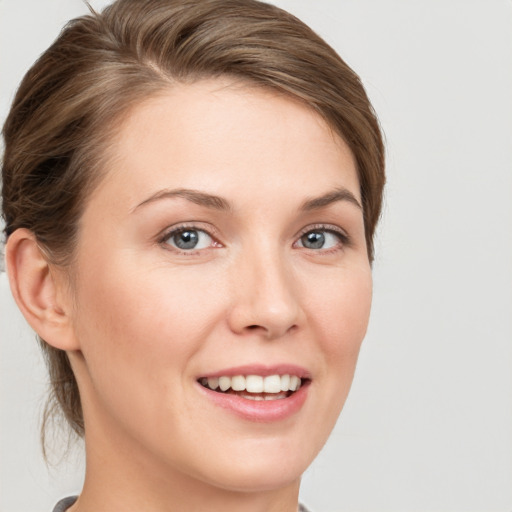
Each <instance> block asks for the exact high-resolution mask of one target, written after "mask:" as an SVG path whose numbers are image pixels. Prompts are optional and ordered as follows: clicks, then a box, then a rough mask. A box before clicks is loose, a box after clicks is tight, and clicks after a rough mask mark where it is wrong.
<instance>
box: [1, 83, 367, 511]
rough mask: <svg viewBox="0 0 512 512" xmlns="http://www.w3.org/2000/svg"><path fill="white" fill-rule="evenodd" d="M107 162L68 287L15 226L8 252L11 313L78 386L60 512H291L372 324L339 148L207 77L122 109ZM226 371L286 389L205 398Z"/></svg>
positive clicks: (286, 102)
mask: <svg viewBox="0 0 512 512" xmlns="http://www.w3.org/2000/svg"><path fill="white" fill-rule="evenodd" d="M108 157H109V162H110V164H109V168H108V169H107V172H106V176H105V178H103V179H102V181H101V183H100V185H99V186H98V188H97V189H96V190H95V192H94V193H93V194H92V196H91V198H90V199H89V200H88V203H87V205H86V208H85V211H84V214H83V217H82V219H81V224H80V232H79V240H78V244H77V247H76V252H75V256H76V257H75V259H74V261H73V264H72V266H71V268H70V269H68V274H66V273H64V272H62V271H60V270H59V269H56V268H55V267H52V266H51V265H48V264H47V262H46V260H45V258H44V256H43V255H42V254H41V253H40V251H38V248H37V245H36V244H35V242H34V239H33V236H32V235H31V234H30V233H29V232H28V231H26V230H18V231H17V232H15V233H14V234H13V235H11V237H10V240H9V244H8V247H7V262H8V267H9V271H10V276H11V285H12V287H13V292H14V295H15V298H16V299H17V301H18V304H19V305H20V308H21V309H22V311H23V312H24V314H25V316H26V317H27V319H28V320H29V322H30V323H31V324H32V326H33V327H34V328H35V329H36V331H38V332H39V334H40V335H41V336H42V337H43V338H44V339H46V340H47V341H48V342H49V343H51V344H52V345H54V346H56V347H58V348H61V349H63V350H66V351H67V352H68V355H69V358H70V361H71V363H72V367H73V370H74V372H75V375H76V377H77V380H78V383H79V388H80V394H81V397H82V403H83V409H84V418H85V425H86V457H87V471H86V480H85V485H84V489H83V492H82V494H81V496H80V498H79V500H78V502H77V503H76V504H75V505H74V506H73V507H72V508H71V509H70V510H72V511H73V512H77V511H81V512H93V511H94V512H111V511H113V510H122V511H126V512H131V511H133V512H135V511H141V510H144V511H145V512H163V511H180V512H182V511H185V512H186V511H198V510H208V511H210V512H215V511H221V510H222V511H224V512H225V511H230V510H236V511H243V512H268V511H276V512H277V511H283V512H293V511H296V510H297V501H298V490H299V483H300V477H301V474H302V473H303V472H304V470H305V469H306V468H307V467H308V465H309V464H310V463H311V462H312V460H313V458H314V457H315V456H316V455H317V453H318V452H319V450H320V449H321V447H322V446H323V444H324V443H325V441H326V439H327V437H328V435H329V433H330V431H331V430H332V428H333V426H334V424H335V422H336V419H337V417H338V415H339V413H340V411H341V408H342V406H343V403H344V402H345V399H346V396H347V393H348V391H349V388H350V384H351V382H352V377H353V374H354V369H355V365H356V360H357V356H358V352H359V348H360V344H361V341H362V339H363V337H364V334H365V331H366V327H367V322H368V317H369V311H370V304H371V289H372V284H371V270H370V265H369V262H368V257H367V251H366V243H365V236H364V224H363V214H362V210H361V208H360V206H359V205H360V204H361V197H360V192H359V182H358V177H357V172H356V168H355V163H354V159H353V156H352V154H351V152H350V150H349V149H348V147H347V146H346V144H345V143H344V142H343V141H342V140H341V138H340V137H338V136H337V135H335V134H333V132H332V131H331V130H330V129H329V128H328V126H327V125H326V124H325V122H323V120H322V119H321V118H320V117H319V116H318V115H317V114H316V113H314V112H313V111H312V110H310V109H309V108H307V107H305V106H303V105H302V104H301V103H299V102H298V101H295V100H292V99H290V98H288V97H285V96H283V95H278V94H277V93H275V92H271V91H266V90H261V89H258V90H256V89H255V88H253V87H249V86H247V85H240V84H234V83H230V82H228V81H227V80H220V79H216V80H204V81H201V82H198V83H195V84H192V85H190V84H189V85H176V86H173V87H172V88H171V89H170V90H169V91H165V92H162V93H161V94H160V95H159V96H157V97H153V98H150V99H147V100H146V101H144V102H143V103H141V104H139V105H137V106H136V107H135V108H134V109H133V110H132V111H131V112H130V114H129V115H128V116H127V118H126V119H125V120H124V122H123V125H122V127H121V129H120V131H119V133H118V134H117V136H116V138H115V140H114V141H113V143H112V145H111V146H110V148H109V154H108ZM212 196H214V197H213V198H212ZM180 229H181V231H180ZM184 231H185V232H184ZM23 276H29V277H23ZM30 276H32V277H30ZM238 374H243V375H245V376H247V375H249V374H250V375H253V374H254V375H256V376H257V377H258V376H260V377H265V376H269V375H276V374H277V375H280V376H281V377H282V378H284V377H283V375H284V374H292V375H293V374H297V376H298V377H299V378H301V379H302V386H301V388H300V389H299V390H298V391H295V392H294V391H293V390H292V391H288V392H284V395H283V393H281V394H279V393H276V394H274V395H272V393H271V392H269V393H266V394H263V395H262V394H261V393H259V392H256V393H255V394H258V395H260V396H262V397H264V396H269V397H270V398H272V400H262V401H254V400H249V399H248V398H246V396H247V391H246V392H245V393H246V395H245V396H244V395H243V392H238V396H237V394H234V395H233V394H231V395H229V397H230V398H229V399H228V398H226V397H227V396H228V394H222V393H220V392H219V390H217V391H213V390H211V389H207V387H205V384H206V379H207V378H208V377H210V378H211V379H213V380H214V379H215V378H216V377H219V376H225V377H229V376H234V375H238ZM273 378H274V377H273ZM284 379H285V378H284ZM231 398H232V399H233V400H231Z"/></svg>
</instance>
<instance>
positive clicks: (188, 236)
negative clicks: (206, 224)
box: [163, 228, 214, 251]
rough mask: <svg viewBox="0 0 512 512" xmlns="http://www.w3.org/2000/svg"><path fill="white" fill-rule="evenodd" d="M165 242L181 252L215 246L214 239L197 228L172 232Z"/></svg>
mask: <svg viewBox="0 0 512 512" xmlns="http://www.w3.org/2000/svg"><path fill="white" fill-rule="evenodd" d="M163 241H164V242H165V243H167V244H169V245H170V246H171V247H174V248H176V249H179V250H181V251H192V250H199V249H206V248H208V247H211V246H212V245H214V241H213V238H212V237H211V236H210V235H209V234H208V233H207V232H206V231H204V230H202V229H195V228H179V229H177V230H174V231H171V232H170V233H168V234H167V235H166V236H165V238H164V240H163Z"/></svg>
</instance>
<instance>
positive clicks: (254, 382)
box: [201, 374, 301, 393]
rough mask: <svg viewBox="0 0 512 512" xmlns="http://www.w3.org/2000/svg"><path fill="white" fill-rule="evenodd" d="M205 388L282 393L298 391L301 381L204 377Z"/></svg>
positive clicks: (291, 377)
mask: <svg viewBox="0 0 512 512" xmlns="http://www.w3.org/2000/svg"><path fill="white" fill-rule="evenodd" d="M201 384H203V386H208V387H209V388H210V389H217V388H220V390H221V391H227V390H228V389H229V388H231V389H232V390H233V391H248V392H249V393H280V392H281V391H296V390H297V389H299V388H300V384H301V380H300V377H297V375H288V374H287V375H268V376H266V377H262V376H261V375H235V376H234V377H228V376H222V377H208V378H206V377H204V378H203V379H201Z"/></svg>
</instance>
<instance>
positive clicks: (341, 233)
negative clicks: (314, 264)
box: [294, 224, 351, 252]
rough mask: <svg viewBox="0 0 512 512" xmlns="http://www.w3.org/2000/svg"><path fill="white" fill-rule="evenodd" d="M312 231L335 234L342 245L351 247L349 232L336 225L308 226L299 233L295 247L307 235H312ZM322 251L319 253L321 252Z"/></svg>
mask: <svg viewBox="0 0 512 512" xmlns="http://www.w3.org/2000/svg"><path fill="white" fill-rule="evenodd" d="M311 231H327V232H329V233H334V234H335V235H337V236H338V237H339V238H340V243H341V245H343V246H345V247H348V246H350V245H351V239H350V237H349V235H348V234H347V232H346V231H345V230H344V229H342V228H340V227H339V226H336V225H335V224H310V225H309V226H306V227H304V228H302V229H301V230H300V231H299V233H298V234H297V236H296V239H297V240H296V241H295V242H294V245H295V244H296V243H297V242H298V241H299V240H300V239H301V238H302V237H303V236H304V235H305V234H306V233H310V232H311ZM320 251H321V249H320V250H319V251H318V252H320Z"/></svg>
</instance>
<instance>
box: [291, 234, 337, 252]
mask: <svg viewBox="0 0 512 512" xmlns="http://www.w3.org/2000/svg"><path fill="white" fill-rule="evenodd" d="M339 243H340V236H339V235H337V234H336V233H332V232H331V231H326V230H315V231H308V232H307V233H305V234H304V235H302V236H301V237H300V246H301V247H305V248H306V249H331V248H332V247H336V246H337V245H339Z"/></svg>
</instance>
